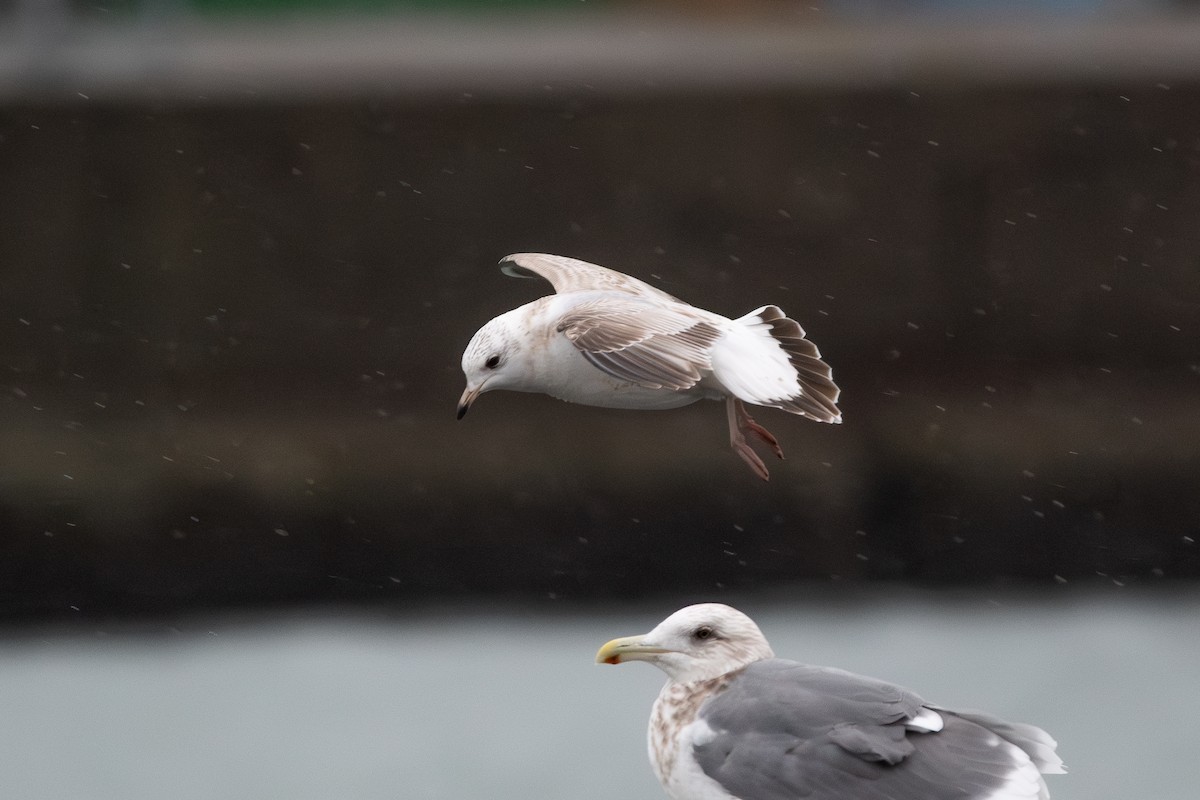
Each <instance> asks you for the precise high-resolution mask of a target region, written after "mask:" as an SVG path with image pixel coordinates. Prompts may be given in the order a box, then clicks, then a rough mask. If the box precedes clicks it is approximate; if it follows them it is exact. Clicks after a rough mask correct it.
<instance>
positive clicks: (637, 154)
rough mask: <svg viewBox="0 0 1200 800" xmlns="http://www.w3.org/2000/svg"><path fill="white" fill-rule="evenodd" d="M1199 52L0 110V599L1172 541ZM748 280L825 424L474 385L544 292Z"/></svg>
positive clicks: (690, 568) (758, 569)
mask: <svg viewBox="0 0 1200 800" xmlns="http://www.w3.org/2000/svg"><path fill="white" fill-rule="evenodd" d="M1198 178H1200V87H1197V86H1183V85H1171V86H1167V85H1165V84H1162V85H1133V86H1116V85H1114V86H1111V87H1096V86H1091V87H1086V88H1083V87H1079V88H1073V87H1069V86H1068V87H1059V88H1054V89H1034V88H1024V89H1012V90H1004V91H1002V90H987V91H973V92H952V91H949V90H939V89H938V88H937V86H936V85H932V86H921V87H914V88H913V89H912V90H905V91H901V90H896V91H878V92H863V93H859V94H844V93H843V94H837V95H822V94H802V93H790V94H789V93H784V94H763V95H760V96H750V97H747V96H745V95H737V96H732V95H724V94H704V95H701V94H692V95H677V94H670V93H663V94H661V95H655V94H653V93H647V94H644V95H642V96H640V97H636V98H626V99H618V98H616V97H612V96H605V95H601V94H597V93H594V92H588V91H586V90H580V91H578V92H564V91H554V90H547V92H546V95H545V97H544V98H541V99H540V100H537V101H530V102H516V101H512V102H501V101H495V100H490V101H489V100H484V99H479V98H476V97H472V96H453V97H443V98H437V97H433V98H429V99H427V100H425V101H422V102H420V103H400V102H395V101H387V102H383V101H371V100H369V99H364V100H362V101H361V102H346V103H343V104H339V105H302V106H276V107H271V106H246V107H205V106H204V105H203V104H201V105H198V106H190V107H186V108H183V107H179V108H176V107H149V106H145V107H143V106H132V105H129V106H84V105H80V106H78V107H69V108H68V107H58V108H33V107H29V108H16V109H14V108H8V109H5V110H3V111H0V330H2V331H3V335H2V336H0V364H2V365H3V368H4V376H3V379H2V382H0V388H2V389H3V395H2V397H0V535H2V538H0V609H2V610H3V613H4V614H5V615H7V616H9V617H13V618H15V617H19V616H21V615H25V614H29V613H35V612H37V613H45V612H49V613H55V612H60V611H61V612H65V613H71V612H70V609H72V607H74V608H75V609H79V610H81V611H84V612H86V611H97V612H108V611H113V610H140V609H171V608H175V607H179V606H185V605H195V604H210V603H217V604H223V603H240V602H262V601H280V600H283V601H288V600H313V599H317V600H320V599H330V598H341V599H375V598H380V599H390V598H409V597H414V596H423V595H430V594H433V595H456V594H476V593H505V594H526V595H531V596H547V595H552V596H556V597H580V598H583V597H593V596H600V595H615V594H621V595H629V594H639V593H645V592H653V591H663V590H669V589H678V588H688V589H691V590H696V589H712V590H714V591H717V590H719V589H720V587H743V588H744V587H746V586H754V585H766V584H769V583H772V582H780V581H785V580H792V579H796V578H810V579H817V580H821V581H828V580H835V579H840V580H867V579H894V578H902V579H908V580H916V581H927V582H960V583H971V584H986V583H989V582H994V581H997V580H1011V579H1020V580H1029V581H1033V582H1039V583H1047V584H1050V583H1053V582H1054V580H1056V579H1057V580H1059V581H1062V580H1070V581H1074V580H1076V579H1081V578H1085V577H1094V576H1096V575H1098V574H1099V575H1101V576H1106V577H1108V578H1111V579H1112V580H1116V581H1119V582H1127V581H1139V580H1140V581H1157V580H1162V579H1172V578H1195V577H1198V576H1200V555H1198V554H1197V550H1198V548H1200V544H1197V543H1196V542H1195V540H1196V539H1197V538H1200V407H1198V402H1197V397H1198V390H1200V234H1198V233H1197V220H1198V219H1200V180H1198ZM513 251H544V252H553V253H561V254H564V255H572V256H576V257H580V258H585V259H588V260H592V261H596V262H598V263H601V264H604V265H607V266H611V267H614V268H616V269H621V270H623V271H627V272H630V273H632V274H634V275H637V276H639V277H642V278H644V279H647V280H650V281H651V282H654V283H656V285H659V286H662V287H663V288H664V289H666V290H667V291H669V292H671V293H673V294H676V295H678V296H681V297H682V298H684V299H686V300H688V301H690V302H693V303H696V304H697V305H702V306H705V307H708V308H710V309H712V310H714V311H718V312H721V313H725V314H727V315H730V316H734V315H740V314H742V313H745V312H746V311H749V310H750V309H752V308H755V307H757V306H759V305H763V304H765V303H777V304H779V305H780V306H782V307H783V308H784V310H785V311H787V312H788V313H789V314H790V315H791V316H793V317H795V318H796V319H798V320H799V321H800V322H801V323H802V324H803V325H804V326H805V327H806V329H807V330H808V332H809V334H810V336H811V337H812V338H813V340H814V341H816V342H817V343H818V344H819V346H820V347H821V350H822V352H823V353H824V355H825V357H826V359H827V360H828V361H829V363H830V364H832V366H833V368H834V374H835V377H836V379H837V381H838V383H839V384H840V385H841V387H842V389H843V396H842V398H843V402H842V408H843V411H844V413H845V423H844V424H842V425H840V426H824V425H817V424H813V423H810V422H806V421H804V420H802V419H799V418H793V417H790V416H788V415H785V414H783V413H780V412H774V411H767V410H764V411H763V412H762V413H761V414H759V415H758V418H759V420H760V421H761V422H763V423H764V424H765V425H766V426H767V427H768V428H770V429H771V430H772V431H773V432H774V433H775V434H776V435H777V436H778V437H779V439H780V441H781V443H782V445H783V447H784V450H785V451H786V452H787V454H788V460H787V461H786V462H782V463H777V464H771V465H769V466H771V469H772V480H771V482H770V483H769V484H762V483H760V482H759V481H758V480H757V479H755V478H754V476H753V475H752V474H751V473H750V472H749V471H748V470H747V469H746V468H745V467H744V466H743V465H742V464H741V462H740V461H738V459H737V458H736V457H735V456H733V455H732V454H731V453H730V451H729V448H728V444H727V434H726V429H725V421H724V414H723V413H722V409H721V408H720V407H719V406H717V405H715V404H711V403H701V404H697V405H695V406H691V407H688V408H685V409H681V410H676V411H670V412H654V413H651V412H644V413H635V412H624V411H611V410H604V409H594V408H584V407H578V406H569V405H566V404H563V403H559V402H558V401H555V400H552V399H549V398H545V397H540V396H532V395H515V394H501V393H497V394H489V395H487V396H485V397H483V398H482V399H481V401H480V402H479V403H478V404H477V405H476V407H475V408H474V409H473V410H472V412H471V414H470V416H468V417H467V418H466V419H465V420H463V421H462V422H457V423H456V422H455V420H454V409H455V403H456V401H457V399H458V395H459V393H460V392H461V390H462V385H463V379H462V375H461V372H460V369H459V358H460V355H461V352H462V349H463V347H464V346H465V344H466V342H467V341H468V339H469V338H470V336H471V334H472V333H473V332H474V331H475V329H476V328H477V327H478V326H480V325H481V324H482V323H484V322H485V321H486V320H488V319H489V318H491V317H493V316H495V315H497V314H499V313H501V312H503V311H505V310H508V309H509V308H512V307H515V306H517V305H519V304H521V303H524V302H528V301H530V300H533V299H534V298H536V297H537V296H539V294H540V293H543V292H546V291H548V289H549V287H548V286H546V285H544V284H540V283H532V282H525V281H515V280H511V279H508V278H505V277H503V276H502V275H501V274H500V272H499V271H498V270H497V269H496V267H495V262H496V261H497V260H498V259H499V258H500V257H501V256H503V255H505V254H507V253H509V252H513Z"/></svg>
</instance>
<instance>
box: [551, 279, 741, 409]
mask: <svg viewBox="0 0 1200 800" xmlns="http://www.w3.org/2000/svg"><path fill="white" fill-rule="evenodd" d="M621 277H624V276H621ZM558 330H559V332H561V333H562V334H563V335H564V336H566V337H567V338H568V339H570V340H571V343H572V344H574V345H575V347H576V348H578V350H579V352H580V353H582V354H583V357H584V358H586V359H587V360H588V361H589V362H590V363H591V364H592V365H593V366H595V367H596V368H597V369H599V370H601V371H603V372H606V373H608V374H609V375H611V376H613V377H614V378H617V379H618V380H623V381H629V382H631V383H635V384H637V385H639V386H645V387H647V388H650V389H676V390H682V389H688V388H690V387H692V386H695V385H696V384H697V383H699V381H700V379H701V378H702V377H704V374H705V373H707V372H709V371H711V370H712V358H711V347H712V344H713V342H715V341H716V340H717V339H719V338H720V337H721V330H720V329H719V328H718V327H717V326H716V325H715V324H714V323H713V322H712V321H710V320H709V319H707V318H706V317H704V316H702V315H700V314H696V313H694V312H693V311H692V310H691V309H690V307H688V306H683V305H678V304H672V305H663V304H662V303H659V302H652V301H650V300H646V299H642V298H638V297H624V296H620V295H615V296H614V295H602V296H600V297H597V298H594V299H591V300H587V301H585V302H583V303H580V304H578V305H576V306H575V307H574V308H573V309H571V311H569V312H567V313H566V314H565V315H564V316H563V317H562V319H561V320H560V321H559V323H558Z"/></svg>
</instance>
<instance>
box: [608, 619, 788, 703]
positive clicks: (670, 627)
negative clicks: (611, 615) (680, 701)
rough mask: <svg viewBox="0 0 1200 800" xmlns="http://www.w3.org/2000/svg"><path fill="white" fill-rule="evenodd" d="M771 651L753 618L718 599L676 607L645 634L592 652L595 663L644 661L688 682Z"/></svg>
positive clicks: (718, 673) (721, 672)
mask: <svg viewBox="0 0 1200 800" xmlns="http://www.w3.org/2000/svg"><path fill="white" fill-rule="evenodd" d="M774 655H775V653H774V652H772V650H771V646H770V645H769V644H767V639H766V637H764V636H763V635H762V631H760V630H759V629H758V626H757V625H755V624H754V620H752V619H750V618H749V617H747V616H746V615H745V614H743V613H742V612H740V611H738V610H737V609H736V608H730V607H729V606H727V605H722V604H721V603H700V604H698V605H694V606H687V607H685V608H681V609H679V610H678V611H676V612H675V613H674V614H672V615H671V616H669V617H667V618H666V619H664V620H663V621H662V622H660V623H659V624H658V625H657V626H656V627H655V628H654V630H652V631H650V632H649V633H644V634H641V635H640V636H626V637H623V638H621V639H613V640H612V641H611V642H608V643H607V644H605V645H604V646H603V647H601V648H600V651H599V652H598V653H596V662H597V663H600V664H621V663H623V662H626V661H648V662H650V663H651V664H653V665H654V666H656V667H658V668H659V669H661V670H662V671H663V672H665V673H667V677H669V678H670V679H671V680H673V681H675V682H676V683H692V682H695V681H703V680H709V679H711V678H717V677H720V676H721V675H724V674H726V673H728V672H733V671H734V670H737V669H741V668H742V667H744V666H746V665H747V664H752V663H754V662H755V661H761V660H762V659H765V658H773V657H774Z"/></svg>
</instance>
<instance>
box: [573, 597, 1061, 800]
mask: <svg viewBox="0 0 1200 800" xmlns="http://www.w3.org/2000/svg"><path fill="white" fill-rule="evenodd" d="M626 661H647V662H649V663H651V664H653V665H655V666H656V667H659V668H660V669H662V670H663V671H664V672H666V673H667V683H666V685H665V686H664V687H663V689H662V691H661V692H660V693H659V695H658V699H657V700H656V701H655V703H654V707H653V710H652V712H651V716H650V729H649V749H650V762H651V765H652V766H653V768H654V772H655V774H656V775H657V776H658V779H659V781H660V782H661V783H662V785H663V788H664V789H665V790H666V792H667V794H668V795H669V796H670V797H671V798H672V800H797V798H807V799H808V800H1035V799H1036V800H1048V798H1049V797H1050V795H1049V791H1048V789H1047V787H1046V783H1045V780H1044V779H1043V778H1042V775H1043V774H1057V773H1063V772H1066V770H1065V768H1064V767H1063V764H1062V761H1061V760H1060V759H1059V757H1058V755H1057V754H1056V753H1055V748H1056V747H1057V743H1056V742H1055V741H1054V739H1053V738H1051V737H1050V735H1049V734H1047V733H1046V732H1045V731H1043V730H1042V729H1040V728H1037V727H1034V726H1033V725H1026V724H1023V723H1015V722H1005V721H1004V720H1001V719H999V718H997V717H993V716H991V715H989V714H984V713H981V712H978V711H954V710H951V709H948V708H944V707H942V706H937V705H933V704H931V703H927V702H925V701H924V700H922V699H921V698H920V697H918V696H917V695H916V694H914V693H913V692H910V691H908V690H907V689H903V688H901V687H899V686H894V685H892V684H888V683H885V682H884V681H880V680H877V679H875V678H867V677H864V676H861V675H855V674H853V673H850V672H846V671H844V670H839V669H834V668H832V667H815V666H809V665H807V664H799V663H796V662H794V661H786V660H784V659H780V658H776V657H775V655H774V653H773V652H772V650H771V647H770V645H768V644H767V640H766V638H765V637H763V635H762V633H761V632H760V631H759V629H758V626H757V625H755V624H754V622H753V621H752V620H751V619H750V618H749V617H747V616H746V615H745V614H743V613H741V612H740V611H737V610H736V609H733V608H730V607H729V606H726V605H720V604H717V603H703V604H700V605H694V606H688V607H686V608H683V609H680V610H679V611H677V612H675V613H674V614H672V615H671V616H669V617H667V618H666V619H665V620H663V621H662V622H661V623H659V625H658V626H657V627H655V628H654V629H653V630H651V631H650V632H649V633H645V634H641V635H639V636H627V637H624V638H621V639H613V640H612V641H610V642H608V643H606V644H605V645H604V646H603V647H601V648H600V650H599V652H598V653H597V654H596V662H597V663H604V664H621V663H624V662H626Z"/></svg>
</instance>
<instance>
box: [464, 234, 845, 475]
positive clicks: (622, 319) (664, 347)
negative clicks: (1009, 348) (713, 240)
mask: <svg viewBox="0 0 1200 800" xmlns="http://www.w3.org/2000/svg"><path fill="white" fill-rule="evenodd" d="M500 263H501V265H502V267H501V269H502V270H503V271H504V273H505V274H507V275H512V276H514V277H520V278H532V277H535V276H538V275H540V276H541V277H543V278H545V279H546V280H548V281H549V282H550V284H551V285H552V286H553V287H554V291H555V292H556V294H553V295H550V296H549V297H543V298H540V299H538V300H534V301H533V302H532V303H528V304H526V305H523V306H521V307H520V308H516V309H513V310H512V311H509V312H508V313H506V314H501V315H500V316H498V317H496V318H495V319H493V320H492V321H491V322H489V323H488V324H486V325H484V326H483V327H482V328H480V329H479V331H478V332H476V334H475V336H474V337H472V339H471V342H470V344H468V345H467V349H466V351H465V352H464V353H463V358H462V368H463V372H464V373H465V374H466V377H467V389H466V391H464V392H463V395H462V399H461V400H459V403H458V418H459V419H462V418H463V415H464V414H466V413H467V409H469V408H470V407H471V404H472V403H473V402H475V399H476V398H477V397H479V395H481V394H483V393H484V392H488V391H492V390H494V389H510V390H513V391H518V392H541V393H544V394H548V395H551V396H553V397H557V398H558V399H560V400H567V401H569V402H572V403H583V404H584V405H589V406H605V407H608V408H634V409H664V408H677V407H679V406H684V405H687V404H688V403H694V402H695V401H697V400H701V399H705V398H707V399H710V400H719V399H722V398H723V399H724V400H725V409H726V414H727V416H728V419H729V441H730V444H731V445H732V446H733V449H734V452H736V453H737V454H738V455H739V456H741V457H742V459H743V460H745V462H746V463H747V464H749V465H750V468H751V469H752V470H754V472H755V473H756V474H757V475H758V476H759V477H761V478H762V479H763V480H766V479H767V475H768V473H767V468H766V466H765V465H764V464H763V462H762V459H761V458H759V457H758V455H757V454H756V453H755V452H754V450H752V449H751V447H750V445H749V444H747V442H746V434H753V435H754V436H755V437H757V438H758V439H760V440H761V441H763V442H765V443H766V444H767V445H768V446H769V447H770V448H771V449H772V450H773V451H774V453H775V455H776V456H778V457H779V458H783V450H782V449H781V448H780V447H779V442H778V441H776V439H775V437H774V436H772V435H771V433H770V432H769V431H767V429H766V428H764V427H762V426H761V425H759V424H758V423H756V422H755V421H754V419H753V418H752V417H751V416H750V415H749V414H748V413H747V412H746V408H745V406H744V405H742V403H743V401H744V402H747V403H753V404H754V405H759V406H769V407H771V408H779V409H783V410H784V411H789V412H791V413H793V414H799V415H800V416H803V417H808V418H809V419H814V420H818V421H819V422H841V421H842V414H841V412H840V411H838V408H837V399H838V393H839V391H838V387H837V386H836V385H835V384H834V382H833V380H832V378H831V372H830V369H829V365H827V364H826V363H825V362H824V361H822V360H821V353H820V352H819V351H818V350H817V346H816V345H814V344H813V343H812V342H810V341H809V340H808V339H806V338H804V329H803V328H801V327H800V325H799V324H798V323H797V322H795V321H794V320H791V319H788V318H787V317H786V316H784V313H783V312H782V311H781V310H780V309H779V308H778V307H776V306H763V307H762V308H760V309H757V310H756V311H751V312H750V313H749V314H747V315H746V316H744V317H739V318H738V319H728V318H727V317H722V316H721V315H720V314H714V313H712V312H711V311H705V310H704V309H702V308H696V307H695V306H691V305H688V304H687V303H684V302H683V301H681V300H677V299H676V298H674V297H672V296H671V295H669V294H667V293H666V292H662V291H659V290H658V289H655V288H654V287H653V286H650V285H649V284H646V283H643V282H642V281H639V280H637V279H636V278H631V277H629V276H628V275H623V274H621V273H620V272H616V271H614V270H611V269H606V268H604V267H600V266H597V265H595V264H589V263H587V262H586V261H579V260H577V259H574V258H564V257H563V256H552V255H546V254H543V253H517V254H516V255H511V256H508V257H507V258H505V259H503V260H501V262H500Z"/></svg>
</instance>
